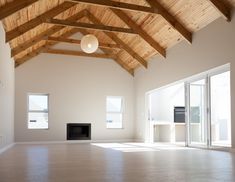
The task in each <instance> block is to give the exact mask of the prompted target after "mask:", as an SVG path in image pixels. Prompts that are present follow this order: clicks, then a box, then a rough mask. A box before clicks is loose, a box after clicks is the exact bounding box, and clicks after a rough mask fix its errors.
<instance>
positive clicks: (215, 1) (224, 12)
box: [208, 0, 231, 22]
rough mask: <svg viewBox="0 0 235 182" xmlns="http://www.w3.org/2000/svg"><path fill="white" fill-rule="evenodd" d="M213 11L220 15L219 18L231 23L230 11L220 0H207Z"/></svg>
mask: <svg viewBox="0 0 235 182" xmlns="http://www.w3.org/2000/svg"><path fill="white" fill-rule="evenodd" d="M208 1H209V2H210V3H211V4H212V5H213V6H214V7H215V9H216V10H217V11H218V12H219V13H220V14H221V16H222V17H223V18H224V19H225V20H227V21H228V22H230V21H231V10H230V8H229V7H228V6H227V5H226V4H225V3H224V2H223V1H221V0H208Z"/></svg>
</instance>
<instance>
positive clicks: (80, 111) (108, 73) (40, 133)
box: [15, 54, 134, 142]
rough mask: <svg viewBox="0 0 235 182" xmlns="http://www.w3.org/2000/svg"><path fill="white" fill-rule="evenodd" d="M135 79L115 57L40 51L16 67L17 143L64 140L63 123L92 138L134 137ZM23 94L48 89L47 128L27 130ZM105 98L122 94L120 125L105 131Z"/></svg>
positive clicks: (64, 125) (24, 96) (25, 103)
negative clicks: (88, 128) (86, 126)
mask: <svg viewBox="0 0 235 182" xmlns="http://www.w3.org/2000/svg"><path fill="white" fill-rule="evenodd" d="M133 83H134V81H133V77H132V76H131V75H130V74H129V73H127V72H126V71H125V70H123V69H122V68H121V67H120V66H119V65H117V64H116V63H115V62H114V61H113V60H108V59H95V58H84V57H83V58H82V57H74V56H62V55H50V54H42V55H40V56H38V57H36V58H34V59H32V60H30V61H29V62H27V63H25V64H23V65H22V66H20V67H18V68H17V69H16V95H15V96H16V107H15V110H16V112H15V118H16V120H15V138H16V142H27V141H64V140H66V123H84V122H85V123H92V140H122V139H133V137H134V124H133V117H134V111H133V108H134V106H133V101H134V98H133V87H134V85H133ZM27 93H49V130H28V129H27ZM106 96H123V97H124V100H125V111H124V123H123V126H124V129H106V122H105V121H106Z"/></svg>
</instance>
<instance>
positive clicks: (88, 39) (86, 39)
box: [81, 34, 99, 54]
mask: <svg viewBox="0 0 235 182" xmlns="http://www.w3.org/2000/svg"><path fill="white" fill-rule="evenodd" d="M98 47H99V42H98V39H97V38H96V36H94V35H92V34H88V35H85V36H83V37H82V40H81V49H82V50H83V51H84V52H85V53H88V54H91V53H94V52H95V51H96V50H97V49H98Z"/></svg>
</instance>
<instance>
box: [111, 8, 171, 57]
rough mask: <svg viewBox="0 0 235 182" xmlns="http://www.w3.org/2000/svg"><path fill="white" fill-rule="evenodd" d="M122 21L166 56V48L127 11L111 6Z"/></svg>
mask: <svg viewBox="0 0 235 182" xmlns="http://www.w3.org/2000/svg"><path fill="white" fill-rule="evenodd" d="M111 10H112V12H114V13H115V14H116V15H117V16H118V17H119V18H120V19H121V20H122V21H124V22H125V23H126V24H127V25H128V26H129V27H130V28H132V29H133V31H134V32H136V33H138V34H139V36H140V37H142V38H143V39H144V40H145V41H146V42H147V43H148V44H149V45H150V46H152V47H153V48H154V49H155V50H156V51H157V52H158V53H159V54H160V55H162V56H163V57H166V50H165V49H164V48H163V47H162V46H161V45H160V44H159V43H158V42H157V41H155V40H154V39H153V38H152V37H151V36H150V35H148V34H147V33H146V32H145V31H144V30H143V29H142V28H141V27H140V26H138V25H137V24H136V23H135V22H134V21H133V20H132V19H131V18H130V17H129V16H128V15H127V14H126V13H124V12H123V11H121V10H118V9H113V8H111Z"/></svg>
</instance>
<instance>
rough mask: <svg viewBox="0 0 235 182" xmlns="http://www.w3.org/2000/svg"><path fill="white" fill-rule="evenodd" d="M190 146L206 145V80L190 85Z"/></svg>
mask: <svg viewBox="0 0 235 182" xmlns="http://www.w3.org/2000/svg"><path fill="white" fill-rule="evenodd" d="M188 88H189V102H188V103H189V106H188V112H189V113H188V116H189V118H188V127H189V135H188V136H189V142H188V143H189V145H206V141H207V140H206V138H207V137H206V136H207V127H206V126H207V117H206V108H207V107H206V79H201V80H197V81H193V82H190V83H189V86H188Z"/></svg>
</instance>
